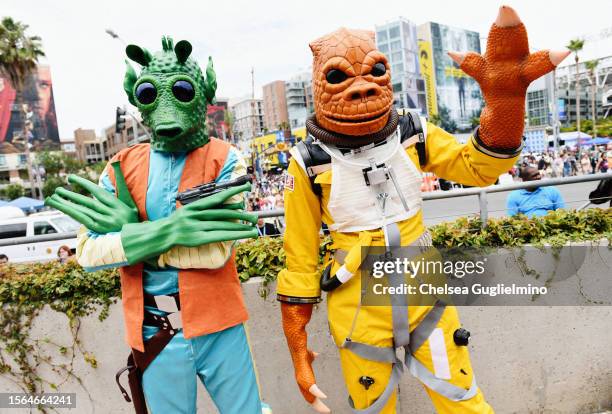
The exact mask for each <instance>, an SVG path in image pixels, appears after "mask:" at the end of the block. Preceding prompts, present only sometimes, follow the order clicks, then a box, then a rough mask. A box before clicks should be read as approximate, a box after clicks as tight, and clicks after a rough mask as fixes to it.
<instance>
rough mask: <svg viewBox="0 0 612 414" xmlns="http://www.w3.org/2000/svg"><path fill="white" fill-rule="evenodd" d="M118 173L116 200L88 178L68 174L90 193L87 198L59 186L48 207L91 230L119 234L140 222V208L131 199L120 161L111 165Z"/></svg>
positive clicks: (71, 181)
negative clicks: (125, 226) (126, 227)
mask: <svg viewBox="0 0 612 414" xmlns="http://www.w3.org/2000/svg"><path fill="white" fill-rule="evenodd" d="M111 165H112V167H113V169H114V171H115V181H116V188H117V197H115V196H114V195H112V194H111V193H109V192H108V191H106V190H104V189H103V188H101V187H99V186H97V185H96V184H94V183H92V182H91V181H89V180H86V179H85V178H82V177H79V176H77V175H73V174H71V175H69V176H68V182H69V183H71V184H77V185H80V186H81V187H83V188H84V189H85V190H87V191H88V192H89V193H90V194H91V195H92V196H93V198H92V197H87V196H84V195H82V194H78V193H75V192H72V191H68V190H66V189H65V188H62V187H58V188H57V189H56V190H55V193H54V194H53V195H52V196H51V197H47V199H46V200H45V205H47V206H49V207H53V208H56V209H58V210H59V211H61V212H63V213H65V214H67V215H69V216H70V217H72V218H73V219H75V220H76V221H78V222H79V223H81V224H83V225H84V226H85V227H87V228H88V229H89V230H92V231H95V232H96V233H100V234H106V233H112V232H119V231H121V228H122V227H123V225H124V224H127V223H138V221H139V218H138V208H137V207H136V203H134V200H133V199H132V196H131V195H130V192H129V190H128V188H127V184H126V183H125V178H124V177H123V173H122V172H121V168H120V166H119V162H114V163H113V164H111Z"/></svg>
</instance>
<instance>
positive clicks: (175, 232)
mask: <svg viewBox="0 0 612 414" xmlns="http://www.w3.org/2000/svg"><path fill="white" fill-rule="evenodd" d="M250 189H251V184H250V183H247V184H244V185H241V186H238V187H234V188H229V189H227V190H224V191H222V192H220V193H217V194H215V195H213V196H210V197H206V198H203V199H201V200H198V201H196V202H194V203H191V204H187V205H186V206H185V207H182V208H179V209H177V210H176V211H175V212H174V213H172V214H171V215H170V216H169V217H166V218H163V219H160V220H156V221H147V222H143V223H128V224H126V225H124V226H123V229H122V230H121V244H122V245H123V250H124V252H125V255H126V257H127V259H128V263H129V264H130V265H132V264H135V263H140V262H143V261H146V260H147V259H149V258H151V257H156V256H159V255H160V254H163V253H165V252H167V251H168V250H170V249H171V248H172V247H174V246H186V247H197V246H201V245H204V244H208V243H217V242H222V241H230V240H239V239H247V238H254V237H257V234H258V232H257V229H256V228H255V227H254V225H255V223H257V216H256V215H254V214H249V213H245V212H243V211H237V210H234V209H231V208H224V206H222V204H223V202H224V201H225V200H227V199H228V198H230V197H232V196H234V195H236V194H239V193H242V192H243V191H249V190H250ZM232 207H236V206H232ZM232 220H243V221H246V222H248V223H250V224H243V223H235V222H232Z"/></svg>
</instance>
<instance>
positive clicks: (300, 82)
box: [285, 71, 314, 129]
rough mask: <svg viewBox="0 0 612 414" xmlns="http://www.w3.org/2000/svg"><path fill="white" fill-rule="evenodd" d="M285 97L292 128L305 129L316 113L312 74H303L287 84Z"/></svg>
mask: <svg viewBox="0 0 612 414" xmlns="http://www.w3.org/2000/svg"><path fill="white" fill-rule="evenodd" d="M285 96H286V99H287V116H288V118H289V126H290V128H291V129H295V128H303V127H304V126H305V125H306V119H308V117H309V116H310V115H312V114H313V113H314V101H313V99H312V73H311V72H310V71H309V72H303V73H300V74H298V75H296V76H294V77H292V78H291V79H290V80H288V81H287V82H285Z"/></svg>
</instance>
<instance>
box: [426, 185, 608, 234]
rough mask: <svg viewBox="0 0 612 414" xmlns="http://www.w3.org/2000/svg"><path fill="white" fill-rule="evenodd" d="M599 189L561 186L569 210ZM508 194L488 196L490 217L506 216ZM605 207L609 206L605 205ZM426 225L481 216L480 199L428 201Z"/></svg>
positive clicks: (588, 186) (460, 198)
mask: <svg viewBox="0 0 612 414" xmlns="http://www.w3.org/2000/svg"><path fill="white" fill-rule="evenodd" d="M595 187H597V182H596V181H594V182H589V183H576V184H567V185H561V186H558V187H557V188H558V189H559V191H561V194H562V195H563V199H564V200H565V204H566V206H567V207H568V208H578V207H580V206H582V205H583V204H584V203H586V200H587V198H588V194H589V193H590V192H591V191H592V190H594V189H595ZM507 197H508V193H493V194H488V200H489V217H500V216H504V215H506V198H507ZM603 206H606V207H607V206H608V204H607V203H606V204H604V205H603ZM423 210H424V213H425V224H435V223H440V222H443V221H452V220H454V219H455V218H457V217H459V216H468V215H474V214H479V209H478V197H477V196H470V197H458V198H449V199H443V200H431V201H426V202H425V206H424V208H423Z"/></svg>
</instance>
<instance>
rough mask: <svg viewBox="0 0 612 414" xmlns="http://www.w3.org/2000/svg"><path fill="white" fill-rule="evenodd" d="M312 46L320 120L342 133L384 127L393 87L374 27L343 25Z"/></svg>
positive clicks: (316, 101)
mask: <svg viewBox="0 0 612 414" xmlns="http://www.w3.org/2000/svg"><path fill="white" fill-rule="evenodd" d="M310 49H311V50H312V54H313V64H312V83H313V99H314V107H315V117H316V120H317V123H318V124H319V125H320V126H321V127H322V128H325V129H326V130H328V131H332V132H335V133H338V134H343V135H354V136H362V135H368V134H373V133H376V132H378V131H380V130H381V129H382V128H383V127H384V126H385V125H386V124H387V121H388V120H389V113H390V111H391V107H392V105H393V91H392V88H391V72H390V69H389V63H388V62H387V58H386V57H385V55H383V54H382V53H381V52H380V51H378V50H377V49H376V44H375V42H374V32H371V31H367V30H349V29H345V28H341V29H338V30H336V31H335V32H333V33H330V34H328V35H326V36H323V37H321V38H319V39H317V40H315V41H313V42H312V43H310Z"/></svg>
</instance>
